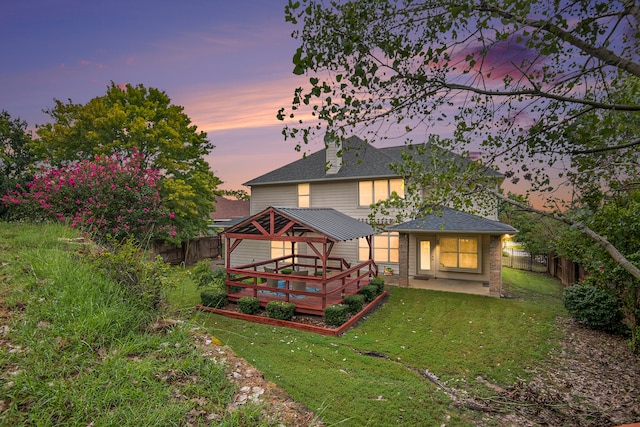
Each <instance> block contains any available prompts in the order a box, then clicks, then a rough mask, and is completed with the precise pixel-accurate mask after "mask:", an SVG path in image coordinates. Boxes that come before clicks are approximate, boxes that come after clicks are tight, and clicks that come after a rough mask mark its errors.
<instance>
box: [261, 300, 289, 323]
mask: <svg viewBox="0 0 640 427" xmlns="http://www.w3.org/2000/svg"><path fill="white" fill-rule="evenodd" d="M266 310H267V316H268V317H270V318H272V319H278V320H291V319H292V318H293V315H294V314H295V312H296V305H295V304H294V303H291V302H285V301H278V300H276V301H269V302H268V303H267V306H266Z"/></svg>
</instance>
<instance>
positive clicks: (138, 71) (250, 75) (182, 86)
mask: <svg viewBox="0 0 640 427" xmlns="http://www.w3.org/2000/svg"><path fill="white" fill-rule="evenodd" d="M286 3H287V1H286V0H268V1H267V0H264V1H260V0H235V1H231V2H230V1H222V0H186V1H181V2H178V1H175V0H171V1H169V0H133V1H131V0H129V1H122V0H111V1H108V2H92V1H80V0H58V1H55V2H54V1H48V0H21V1H15V2H5V3H3V8H2V9H3V10H2V14H1V15H0V36H1V37H2V40H4V59H3V61H2V64H1V65H0V110H2V109H4V110H6V111H8V112H9V114H10V115H11V117H12V118H20V119H21V120H25V121H26V122H27V123H28V124H29V127H30V128H33V127H35V125H37V124H43V123H46V122H48V121H50V120H49V116H48V115H46V114H44V113H43V112H42V110H43V109H48V108H51V107H53V106H54V99H59V100H61V101H65V102H66V101H67V100H68V99H71V100H72V101H73V102H74V103H83V104H84V103H86V102H88V101H89V100H90V99H92V98H95V97H97V96H103V95H105V94H106V90H107V86H108V85H109V84H110V82H111V81H113V82H114V83H116V84H121V83H130V84H132V85H138V84H143V85H144V86H145V87H154V88H157V89H160V90H162V91H164V92H166V93H167V95H168V96H169V97H170V98H171V100H172V102H173V103H174V104H176V105H181V106H183V107H184V109H185V113H186V114H187V115H188V116H189V117H190V118H191V120H192V121H193V123H194V124H195V125H197V126H198V129H199V130H201V131H204V132H206V133H207V135H208V137H209V139H210V140H211V141H212V142H213V144H214V145H215V146H216V148H215V149H214V150H213V152H212V153H211V156H210V157H209V158H208V159H207V160H209V162H210V164H211V167H212V170H213V171H214V173H215V174H216V176H218V177H219V178H220V179H221V180H222V181H224V182H225V184H224V185H222V188H225V189H240V188H243V189H245V190H247V188H246V187H242V185H241V184H242V183H243V182H246V181H248V180H250V179H252V178H254V177H257V176H259V175H261V174H263V173H265V172H267V171H269V170H271V169H273V168H275V167H280V166H282V165H284V164H286V163H288V162H290V161H293V160H295V159H298V158H300V156H301V153H299V152H296V151H295V150H294V147H295V144H294V143H293V142H291V141H286V142H285V141H284V140H283V137H282V135H281V133H280V132H281V130H282V123H281V122H279V121H278V120H277V119H276V118H275V116H276V113H277V111H278V109H279V108H280V107H284V106H287V105H289V104H290V102H291V98H292V94H293V90H294V88H295V87H296V86H299V85H300V84H299V83H298V82H299V77H296V76H294V75H293V74H292V72H291V71H292V69H293V66H292V62H291V58H292V56H293V53H294V51H295V49H296V47H297V42H296V41H295V40H293V39H292V38H291V37H290V34H291V31H292V30H293V29H294V27H293V26H292V25H291V24H288V23H286V22H285V21H284V6H285V5H286ZM321 148H323V147H322V146H315V147H313V146H312V147H308V150H307V151H316V150H318V149H321Z"/></svg>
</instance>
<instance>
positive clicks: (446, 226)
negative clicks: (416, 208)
mask: <svg viewBox="0 0 640 427" xmlns="http://www.w3.org/2000/svg"><path fill="white" fill-rule="evenodd" d="M386 231H402V232H409V233H415V232H438V233H477V234H492V235H502V234H515V233H517V232H518V230H516V229H515V228H513V227H512V226H510V225H507V224H504V223H502V222H499V221H493V220H490V219H487V218H483V217H480V216H476V215H472V214H469V213H465V212H460V211H457V210H455V209H451V208H447V207H439V208H435V210H434V212H433V213H431V214H429V215H425V216H424V217H422V218H417V219H414V220H411V221H407V222H403V223H402V224H398V225H393V226H391V227H387V228H386Z"/></svg>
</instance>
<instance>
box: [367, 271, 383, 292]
mask: <svg viewBox="0 0 640 427" xmlns="http://www.w3.org/2000/svg"><path fill="white" fill-rule="evenodd" d="M369 284H370V285H374V286H376V287H377V288H378V295H380V294H381V293H382V292H384V279H383V278H382V277H379V276H378V277H374V278H373V279H371V282H369Z"/></svg>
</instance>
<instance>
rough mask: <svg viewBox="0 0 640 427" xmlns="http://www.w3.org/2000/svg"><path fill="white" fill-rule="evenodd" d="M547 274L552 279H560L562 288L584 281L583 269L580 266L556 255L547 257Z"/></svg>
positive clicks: (584, 273)
mask: <svg viewBox="0 0 640 427" xmlns="http://www.w3.org/2000/svg"><path fill="white" fill-rule="evenodd" d="M547 273H549V275H550V276H552V277H557V278H558V279H560V282H561V283H562V286H564V287H567V286H571V285H575V284H576V283H578V282H579V281H580V280H582V279H584V277H585V275H586V272H585V271H584V268H583V267H582V266H581V265H580V264H578V263H577V262H574V261H572V260H570V259H568V258H563V257H561V256H558V255H556V254H550V255H549V268H548V270H547Z"/></svg>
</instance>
